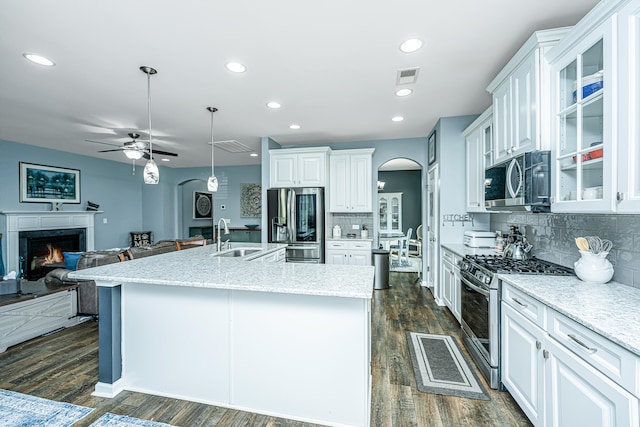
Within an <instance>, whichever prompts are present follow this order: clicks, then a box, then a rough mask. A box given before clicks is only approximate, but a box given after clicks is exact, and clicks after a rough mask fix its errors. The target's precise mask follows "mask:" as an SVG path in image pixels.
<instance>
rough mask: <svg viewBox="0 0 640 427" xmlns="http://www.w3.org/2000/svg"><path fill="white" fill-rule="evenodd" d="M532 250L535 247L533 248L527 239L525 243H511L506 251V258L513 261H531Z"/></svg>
mask: <svg viewBox="0 0 640 427" xmlns="http://www.w3.org/2000/svg"><path fill="white" fill-rule="evenodd" d="M531 249H533V246H531V245H530V244H529V243H528V242H527V241H526V239H525V240H524V241H518V242H513V243H509V244H508V245H507V248H506V249H505V250H504V257H505V258H511V259H529V257H530V256H531V255H530V252H531Z"/></svg>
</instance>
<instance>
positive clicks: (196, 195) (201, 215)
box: [193, 191, 213, 219]
mask: <svg viewBox="0 0 640 427" xmlns="http://www.w3.org/2000/svg"><path fill="white" fill-rule="evenodd" d="M212 213H213V193H209V192H205V191H194V192H193V219H207V218H208V219H211V218H212V216H211V215H212Z"/></svg>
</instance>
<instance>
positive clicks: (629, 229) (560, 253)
mask: <svg viewBox="0 0 640 427" xmlns="http://www.w3.org/2000/svg"><path fill="white" fill-rule="evenodd" d="M490 224H491V230H492V231H498V230H500V231H502V232H503V233H506V232H508V231H509V225H511V224H515V225H518V226H520V232H521V233H523V234H524V235H525V236H526V237H527V240H528V241H529V242H530V243H531V244H532V245H533V255H534V256H536V257H538V258H540V259H544V260H546V261H551V262H555V263H558V264H561V265H564V266H566V267H571V268H573V263H574V262H575V261H577V260H578V258H580V254H579V253H578V248H577V247H576V244H575V238H576V237H580V236H599V237H600V238H602V239H609V240H611V241H612V242H613V249H612V250H611V252H610V253H609V256H608V257H607V259H608V260H609V261H611V264H612V265H613V267H614V275H613V279H612V280H614V281H616V282H620V283H624V284H626V285H630V286H634V287H636V288H640V215H606V214H553V213H539V214H532V213H527V212H513V213H495V214H491V222H490Z"/></svg>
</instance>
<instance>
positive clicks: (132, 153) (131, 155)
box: [124, 149, 142, 160]
mask: <svg viewBox="0 0 640 427" xmlns="http://www.w3.org/2000/svg"><path fill="white" fill-rule="evenodd" d="M124 155H125V156H127V158H128V159H131V160H138V159H140V158H141V157H142V151H140V150H133V149H125V150H124Z"/></svg>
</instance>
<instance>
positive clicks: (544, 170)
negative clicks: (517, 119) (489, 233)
mask: <svg viewBox="0 0 640 427" xmlns="http://www.w3.org/2000/svg"><path fill="white" fill-rule="evenodd" d="M550 193H551V152H550V151H532V152H529V153H523V154H520V155H518V156H516V157H513V158H512V159H509V160H506V161H504V162H501V163H498V164H495V165H493V166H490V167H488V168H486V169H485V171H484V205H485V208H486V209H487V210H490V211H492V210H493V211H496V210H503V211H510V210H527V211H531V212H549V211H550V208H551V203H550Z"/></svg>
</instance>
